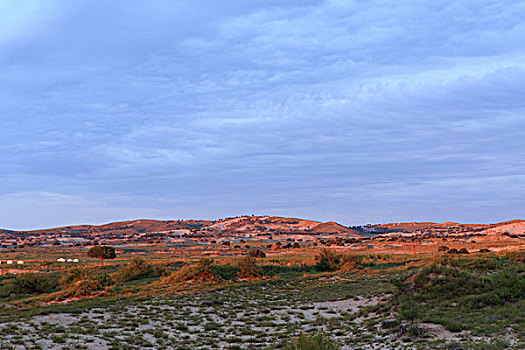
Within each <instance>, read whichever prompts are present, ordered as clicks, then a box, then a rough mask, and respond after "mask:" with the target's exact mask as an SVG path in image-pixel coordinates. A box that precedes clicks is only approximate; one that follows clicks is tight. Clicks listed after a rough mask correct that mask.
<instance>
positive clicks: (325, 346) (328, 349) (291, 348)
mask: <svg viewBox="0 0 525 350" xmlns="http://www.w3.org/2000/svg"><path fill="white" fill-rule="evenodd" d="M286 349H288V350H336V349H338V347H337V345H336V344H335V342H334V341H333V340H332V339H330V337H328V336H327V335H326V334H324V333H318V334H316V335H306V334H304V333H301V334H300V335H299V336H298V337H297V338H295V339H294V340H293V341H292V342H291V344H289V345H288V346H287V347H286Z"/></svg>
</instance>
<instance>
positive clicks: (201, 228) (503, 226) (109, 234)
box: [0, 216, 525, 240]
mask: <svg viewBox="0 0 525 350" xmlns="http://www.w3.org/2000/svg"><path fill="white" fill-rule="evenodd" d="M524 227H525V220H511V221H506V222H501V223H495V224H460V223H455V222H445V223H434V222H405V223H388V224H378V225H367V226H365V227H353V229H352V228H348V227H346V226H343V225H341V224H338V223H337V222H334V221H328V222H324V223H322V222H319V221H314V220H306V219H299V218H290V217H279V216H239V217H230V218H225V219H220V220H144V219H141V220H132V221H122V222H112V223H108V224H104V225H76V226H64V227H57V228H49V229H41V230H33V231H11V230H5V229H0V237H3V239H4V240H8V239H10V238H9V237H14V236H28V235H31V236H39V237H43V238H47V239H57V238H60V237H80V238H85V239H88V240H89V239H120V238H125V239H131V238H134V237H139V236H142V237H143V236H150V238H151V239H153V238H152V237H155V236H157V237H162V236H164V237H165V236H167V235H170V236H173V237H175V236H177V235H181V234H186V235H187V234H191V235H193V236H196V237H204V236H208V235H218V236H223V237H227V236H229V235H238V234H247V235H259V236H271V235H281V234H300V235H301V234H302V235H321V234H329V235H330V234H331V235H338V234H341V235H353V236H356V237H359V236H370V235H377V234H387V233H395V232H408V233H411V232H425V233H429V232H430V233H432V232H438V233H439V232H446V233H450V234H456V233H464V232H477V233H480V232H481V233H483V232H487V234H496V233H499V232H502V233H505V232H507V233H514V232H518V233H519V232H521V231H522V229H523V228H524Z"/></svg>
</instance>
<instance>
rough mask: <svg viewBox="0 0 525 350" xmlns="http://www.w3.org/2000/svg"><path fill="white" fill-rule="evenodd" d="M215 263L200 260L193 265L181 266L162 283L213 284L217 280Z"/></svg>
mask: <svg viewBox="0 0 525 350" xmlns="http://www.w3.org/2000/svg"><path fill="white" fill-rule="evenodd" d="M215 267H216V265H215V263H214V262H213V260H212V259H208V258H202V259H199V261H198V262H197V263H196V264H194V265H189V266H183V267H182V268H181V269H180V270H178V271H175V272H173V273H172V274H171V275H169V276H168V277H167V278H166V279H164V280H163V281H164V282H165V283H178V282H187V281H199V282H215V281H218V280H219V277H218V275H217V274H216V273H215Z"/></svg>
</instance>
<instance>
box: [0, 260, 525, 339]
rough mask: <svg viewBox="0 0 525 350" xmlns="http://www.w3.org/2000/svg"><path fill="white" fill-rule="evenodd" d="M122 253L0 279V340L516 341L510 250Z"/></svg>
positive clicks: (524, 327) (518, 317) (516, 275)
mask: <svg viewBox="0 0 525 350" xmlns="http://www.w3.org/2000/svg"><path fill="white" fill-rule="evenodd" d="M129 257H131V256H129ZM129 257H128V260H127V262H125V261H124V260H122V261H120V262H118V263H117V262H113V263H108V264H104V265H100V264H98V263H95V262H92V263H86V264H84V265H82V266H70V265H67V264H65V265H64V264H62V265H59V264H54V265H45V266H39V268H38V271H39V272H34V270H35V268H36V266H33V267H30V266H24V267H23V268H21V269H22V270H21V271H20V272H21V273H18V274H14V275H13V274H11V275H6V276H4V277H3V280H2V283H1V285H0V296H1V299H0V300H2V302H1V304H0V305H1V306H2V311H1V312H0V322H1V326H0V348H1V349H136V348H155V349H172V348H173V349H217V348H229V349H249V348H262V349H264V348H268V349H273V348H285V347H286V346H288V345H289V344H291V342H292V341H293V339H294V338H296V337H298V336H299V335H300V334H306V335H312V336H314V335H316V334H319V333H320V332H322V333H323V334H325V335H326V336H327V337H328V338H329V339H330V340H331V342H332V343H333V344H334V345H335V346H336V347H337V348H341V349H399V348H406V349H440V348H441V349H505V348H509V349H522V348H524V347H525V312H524V311H523V310H525V263H524V262H523V260H524V259H525V254H524V252H523V251H515V252H510V253H500V254H494V253H478V254H469V255H458V254H455V255H452V254H432V255H428V254H420V255H417V256H414V255H384V254H383V255H382V254H360V255H355V254H354V255H348V254H345V253H344V252H337V251H335V250H317V251H315V252H314V251H310V252H303V253H302V254H301V253H297V254H279V255H274V256H268V257H265V258H264V257H259V258H257V259H256V258H251V259H250V258H247V257H246V256H244V257H240V256H239V257H231V258H230V259H229V260H228V259H227V260H219V259H215V260H212V259H201V260H192V259H190V258H188V259H186V260H185V261H179V260H177V261H173V260H162V259H157V260H154V259H153V257H154V255H152V256H151V258H152V259H150V260H148V255H145V256H143V257H144V259H134V260H132V261H131V262H130V261H129ZM316 258H317V259H316ZM152 262H155V264H153V263H152ZM44 267H45V269H44ZM4 268H5V266H4ZM24 269H25V270H24Z"/></svg>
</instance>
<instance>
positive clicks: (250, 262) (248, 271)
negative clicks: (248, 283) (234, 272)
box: [237, 255, 261, 278]
mask: <svg viewBox="0 0 525 350" xmlns="http://www.w3.org/2000/svg"><path fill="white" fill-rule="evenodd" d="M237 267H238V268H239V277H240V278H253V277H259V276H260V275H261V269H260V268H259V266H257V261H256V259H255V258H254V257H253V256H249V255H247V256H244V257H242V258H240V259H239V261H238V262H237Z"/></svg>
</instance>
